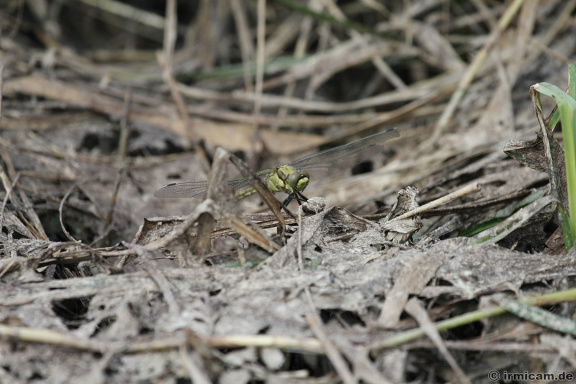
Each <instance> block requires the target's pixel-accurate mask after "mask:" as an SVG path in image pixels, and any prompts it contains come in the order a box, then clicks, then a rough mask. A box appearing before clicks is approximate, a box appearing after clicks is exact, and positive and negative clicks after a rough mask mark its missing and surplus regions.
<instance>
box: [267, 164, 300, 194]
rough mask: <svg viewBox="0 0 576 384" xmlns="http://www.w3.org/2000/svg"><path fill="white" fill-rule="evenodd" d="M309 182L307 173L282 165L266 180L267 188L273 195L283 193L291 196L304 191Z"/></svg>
mask: <svg viewBox="0 0 576 384" xmlns="http://www.w3.org/2000/svg"><path fill="white" fill-rule="evenodd" d="M309 181H310V175H309V174H308V172H307V171H303V170H301V169H297V168H294V167H292V166H290V165H283V166H281V167H278V168H276V169H275V170H274V173H273V174H272V175H271V176H270V177H269V178H268V180H267V184H268V185H267V186H268V189H269V190H270V191H271V192H273V193H276V192H284V193H287V194H289V195H293V194H295V193H296V192H302V191H303V190H304V189H306V187H307V186H308V182H309Z"/></svg>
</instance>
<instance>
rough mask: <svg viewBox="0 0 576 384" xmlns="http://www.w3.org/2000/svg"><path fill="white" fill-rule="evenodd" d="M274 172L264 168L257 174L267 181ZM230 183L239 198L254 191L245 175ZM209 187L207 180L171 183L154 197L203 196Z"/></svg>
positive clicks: (230, 180) (231, 180)
mask: <svg viewBox="0 0 576 384" xmlns="http://www.w3.org/2000/svg"><path fill="white" fill-rule="evenodd" d="M273 173H274V170H273V169H264V170H261V171H258V172H256V176H258V177H260V178H261V179H262V180H263V181H264V182H265V181H266V179H267V178H268V177H270V175H272V174H273ZM228 184H229V185H230V187H231V188H232V190H233V191H234V193H235V194H236V195H237V196H238V197H239V198H244V197H246V196H249V195H251V194H252V193H254V191H253V188H252V187H251V186H250V180H248V179H246V178H244V177H237V178H234V179H229V180H228ZM207 187H208V182H207V181H186V182H183V183H171V184H168V185H166V186H164V187H162V188H160V189H159V190H157V191H156V192H154V197H157V198H161V199H179V198H190V197H197V198H201V197H202V196H203V195H204V193H205V192H206V188H207Z"/></svg>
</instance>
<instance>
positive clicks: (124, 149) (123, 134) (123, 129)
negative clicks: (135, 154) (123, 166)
mask: <svg viewBox="0 0 576 384" xmlns="http://www.w3.org/2000/svg"><path fill="white" fill-rule="evenodd" d="M131 108H132V92H130V91H128V92H126V96H125V97H124V114H123V116H122V121H121V122H120V140H119V141H118V158H119V159H120V161H124V160H126V155H127V153H128V138H129V137H130V109H131Z"/></svg>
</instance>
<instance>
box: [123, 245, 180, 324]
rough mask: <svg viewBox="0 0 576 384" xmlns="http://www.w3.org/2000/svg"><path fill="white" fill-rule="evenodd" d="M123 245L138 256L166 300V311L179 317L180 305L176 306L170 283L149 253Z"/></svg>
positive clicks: (137, 247) (143, 249)
mask: <svg viewBox="0 0 576 384" xmlns="http://www.w3.org/2000/svg"><path fill="white" fill-rule="evenodd" d="M124 245H125V246H126V247H127V248H132V249H134V250H135V251H136V253H137V254H138V256H140V258H141V259H142V261H143V262H144V264H145V265H146V269H147V270H148V273H149V274H150V277H151V278H152V279H153V280H154V282H155V283H156V284H157V285H158V288H160V292H162V296H163V297H164V300H166V303H167V304H168V311H169V312H170V314H171V315H172V316H180V305H179V304H178V300H176V297H175V296H174V293H173V292H172V289H171V287H170V283H169V282H168V279H167V278H166V276H164V275H163V274H162V271H160V269H159V268H158V266H157V265H156V262H154V260H153V259H152V257H151V256H150V253H149V251H148V250H146V249H145V248H144V247H142V246H140V245H136V244H130V243H124Z"/></svg>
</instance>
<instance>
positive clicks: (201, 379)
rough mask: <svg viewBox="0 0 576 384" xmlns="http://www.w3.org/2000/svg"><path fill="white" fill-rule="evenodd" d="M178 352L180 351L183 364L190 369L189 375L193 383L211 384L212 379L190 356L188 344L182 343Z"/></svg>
mask: <svg viewBox="0 0 576 384" xmlns="http://www.w3.org/2000/svg"><path fill="white" fill-rule="evenodd" d="M178 352H179V353H180V359H181V360H182V365H183V366H184V368H186V370H187V371H188V375H189V377H190V379H191V380H192V382H193V383H198V384H211V383H212V381H211V380H210V378H208V376H206V374H205V373H204V371H203V370H202V369H200V367H199V366H198V365H197V364H196V362H195V361H194V359H192V358H191V357H190V354H189V353H188V348H187V346H186V345H181V346H180V347H179V348H178Z"/></svg>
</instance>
